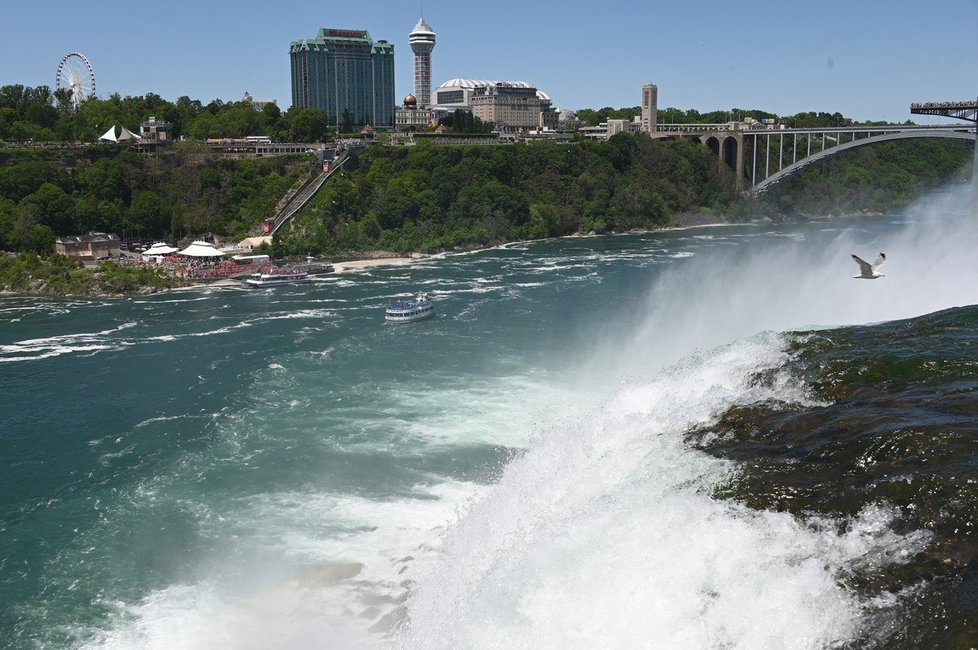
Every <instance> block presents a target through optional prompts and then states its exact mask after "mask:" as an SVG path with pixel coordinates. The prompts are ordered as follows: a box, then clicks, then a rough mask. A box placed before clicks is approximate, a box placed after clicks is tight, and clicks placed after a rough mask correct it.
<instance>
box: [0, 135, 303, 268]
mask: <svg viewBox="0 0 978 650" xmlns="http://www.w3.org/2000/svg"><path fill="white" fill-rule="evenodd" d="M311 170H312V166H311V165H309V161H308V158H307V157H306V156H278V157H270V158H254V159H247V160H229V159H224V158H219V157H217V156H215V155H213V154H211V153H210V152H209V150H208V149H207V148H206V147H205V146H203V145H200V144H191V143H178V144H177V145H175V146H173V147H171V148H169V149H167V150H166V151H165V152H163V153H161V154H158V155H155V156H151V157H147V156H142V155H139V154H137V153H135V152H132V151H129V150H121V151H116V150H105V149H102V148H99V147H91V148H89V150H87V151H84V152H82V153H78V154H73V155H72V154H66V153H59V154H55V153H52V152H47V151H33V150H16V151H0V250H7V251H27V250H31V251H37V252H44V253H46V252H50V251H52V250H53V248H54V238H55V236H57V235H76V234H84V233H87V232H90V231H100V232H112V233H117V234H119V235H120V236H122V237H137V238H147V239H151V238H161V237H165V238H167V239H179V238H180V237H182V236H184V235H188V234H190V235H199V234H203V233H213V234H216V235H223V236H232V237H235V238H242V237H244V236H246V235H247V233H248V231H249V230H250V229H252V228H253V227H254V226H255V225H256V224H257V223H260V222H261V221H262V220H263V219H265V218H267V217H269V216H271V215H272V214H273V212H274V208H275V206H276V204H277V203H278V201H279V200H280V199H281V198H282V197H283V196H284V195H285V194H286V192H287V191H288V190H289V188H290V187H292V186H293V185H294V184H296V183H297V182H299V181H301V180H302V179H303V178H305V177H306V176H308V175H309V174H310V171H311Z"/></svg>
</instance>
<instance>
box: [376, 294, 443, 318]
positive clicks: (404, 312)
mask: <svg viewBox="0 0 978 650" xmlns="http://www.w3.org/2000/svg"><path fill="white" fill-rule="evenodd" d="M434 315H435V303H433V302H432V301H431V298H429V297H428V294H426V293H419V294H418V297H417V298H415V299H414V300H406V301H404V302H396V303H394V304H393V305H388V306H387V311H386V312H385V318H386V320H387V322H388V323H413V322H414V321H417V320H423V319H425V318H430V317H432V316H434Z"/></svg>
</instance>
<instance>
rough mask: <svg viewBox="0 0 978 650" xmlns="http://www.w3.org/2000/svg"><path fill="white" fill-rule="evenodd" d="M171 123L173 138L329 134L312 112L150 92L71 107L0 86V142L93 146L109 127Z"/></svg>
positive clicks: (57, 96) (54, 97) (55, 96)
mask: <svg viewBox="0 0 978 650" xmlns="http://www.w3.org/2000/svg"><path fill="white" fill-rule="evenodd" d="M151 116H152V117H156V118H157V119H158V120H163V121H166V122H170V123H172V124H173V132H172V136H173V138H174V139H179V138H181V137H184V136H185V137H188V138H193V139H197V140H206V139H207V138H243V137H245V136H249V135H267V136H268V137H270V138H272V139H273V140H275V141H282V142H285V141H291V142H322V141H326V140H328V139H329V138H330V137H332V136H331V131H330V129H329V117H328V116H327V115H326V113H325V112H323V111H321V110H319V109H314V108H295V107H292V108H290V109H289V110H288V111H286V112H284V113H283V112H282V111H281V109H279V107H278V106H276V105H275V104H266V105H265V106H264V108H263V109H262V110H260V111H256V110H255V108H254V104H253V103H252V102H250V101H238V102H227V103H225V102H223V101H221V100H220V99H215V100H214V101H212V102H210V103H209V104H202V103H201V102H200V100H197V99H190V98H189V97H186V96H184V97H180V98H178V99H177V100H176V102H169V101H167V100H165V99H163V98H162V97H160V96H159V95H157V94H155V93H147V94H146V95H144V96H139V97H121V96H120V95H118V94H113V95H111V96H109V98H108V99H97V98H94V97H92V98H89V99H87V100H85V101H83V102H82V103H81V104H80V105H79V106H78V107H77V108H75V107H74V106H73V105H72V104H71V101H70V95H69V93H68V92H67V91H65V90H60V91H55V92H52V91H51V89H50V88H49V87H48V86H37V87H35V88H31V87H27V86H22V85H19V84H14V85H6V86H0V140H9V141H15V142H27V141H31V140H33V141H35V142H95V141H97V140H98V138H99V136H101V135H102V134H103V133H105V131H107V130H108V129H109V127H111V126H114V125H119V124H121V125H123V126H125V127H126V128H127V129H129V130H130V131H132V132H134V133H139V125H140V124H142V123H143V122H145V121H146V120H147V119H148V118H149V117H151Z"/></svg>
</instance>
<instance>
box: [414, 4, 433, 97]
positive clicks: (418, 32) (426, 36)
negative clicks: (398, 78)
mask: <svg viewBox="0 0 978 650" xmlns="http://www.w3.org/2000/svg"><path fill="white" fill-rule="evenodd" d="M409 42H410V44H411V51H412V52H414V96H415V97H416V98H417V100H418V106H423V107H427V106H431V51H432V50H433V49H435V32H433V31H432V30H431V25H429V24H428V23H426V22H425V21H424V18H421V19H420V20H418V24H417V25H415V26H414V29H413V30H411V34H410V41H409Z"/></svg>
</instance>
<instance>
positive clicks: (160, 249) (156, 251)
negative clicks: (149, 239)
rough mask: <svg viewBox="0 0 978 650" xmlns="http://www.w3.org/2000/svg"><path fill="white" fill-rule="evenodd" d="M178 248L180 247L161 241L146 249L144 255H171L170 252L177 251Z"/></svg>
mask: <svg viewBox="0 0 978 650" xmlns="http://www.w3.org/2000/svg"><path fill="white" fill-rule="evenodd" d="M178 250H180V249H179V248H177V247H175V246H170V245H169V244H166V243H164V242H161V241H160V242H156V243H155V244H153V245H152V246H150V247H149V248H147V249H146V250H144V251H143V255H169V254H170V253H176V252H177V251H178Z"/></svg>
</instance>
